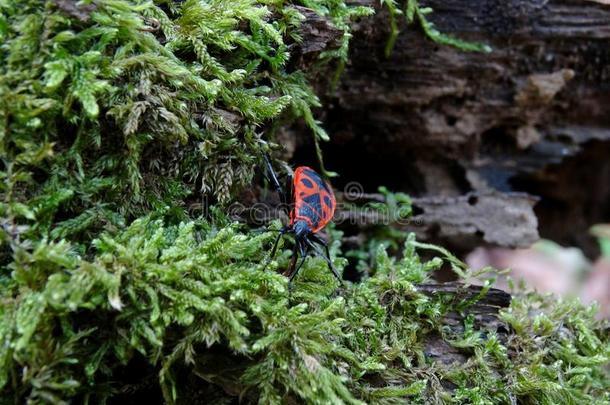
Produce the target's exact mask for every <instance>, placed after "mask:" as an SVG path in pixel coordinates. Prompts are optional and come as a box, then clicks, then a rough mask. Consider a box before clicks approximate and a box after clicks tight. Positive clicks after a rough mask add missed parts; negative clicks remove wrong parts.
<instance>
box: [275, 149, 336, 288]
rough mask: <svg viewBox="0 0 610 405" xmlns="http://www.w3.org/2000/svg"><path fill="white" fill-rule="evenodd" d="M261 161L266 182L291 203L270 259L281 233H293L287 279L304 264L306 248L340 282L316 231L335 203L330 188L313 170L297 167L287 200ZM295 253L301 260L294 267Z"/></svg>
mask: <svg viewBox="0 0 610 405" xmlns="http://www.w3.org/2000/svg"><path fill="white" fill-rule="evenodd" d="M265 163H266V165H267V171H268V178H269V181H270V182H271V184H272V185H273V186H274V188H275V189H276V191H277V192H278V193H279V195H280V198H281V199H282V203H283V204H288V203H289V201H290V202H291V203H292V204H291V205H290V206H291V210H290V223H289V224H288V225H286V226H284V227H283V228H282V229H280V233H279V235H278V236H277V238H276V240H275V243H274V245H273V249H272V250H271V259H272V258H273V257H274V256H275V253H276V251H277V247H278V243H279V242H280V238H281V237H282V235H284V234H287V233H293V234H294V240H295V244H294V248H293V250H292V260H291V262H290V267H289V269H288V272H287V276H288V279H289V282H290V283H292V280H293V279H294V278H295V277H296V275H297V274H298V273H299V270H300V269H301V267H302V266H303V263H305V258H306V257H307V255H308V254H309V252H310V251H313V252H314V253H316V254H317V255H319V256H321V257H323V258H324V259H325V260H326V263H327V264H328V268H329V269H330V271H331V272H332V273H333V275H334V276H335V277H336V278H337V280H339V282H340V283H342V280H341V276H340V275H339V273H338V272H337V270H336V269H335V266H334V265H333V263H332V261H331V260H330V253H329V251H328V244H327V242H326V241H325V240H324V239H322V238H321V237H320V236H319V235H318V234H317V233H318V232H319V231H321V230H322V229H324V227H325V226H326V225H328V223H329V222H330V221H331V220H332V218H333V215H334V214H335V207H336V205H337V203H336V200H335V194H334V193H333V189H332V188H331V186H330V185H329V184H328V183H327V182H326V181H324V179H323V178H322V176H320V175H319V174H318V173H316V172H315V171H314V170H313V169H311V168H309V167H307V166H300V167H297V168H296V170H295V171H294V176H293V178H292V182H291V183H292V196H291V197H292V198H291V200H289V199H288V196H287V195H286V194H285V193H284V190H283V189H282V186H281V185H280V182H279V180H278V177H277V175H276V173H275V171H274V170H273V166H272V165H271V162H270V160H269V158H268V157H267V156H266V155H265ZM321 248H324V252H322V250H321ZM298 256H301V261H300V262H299V264H298V266H297V259H298Z"/></svg>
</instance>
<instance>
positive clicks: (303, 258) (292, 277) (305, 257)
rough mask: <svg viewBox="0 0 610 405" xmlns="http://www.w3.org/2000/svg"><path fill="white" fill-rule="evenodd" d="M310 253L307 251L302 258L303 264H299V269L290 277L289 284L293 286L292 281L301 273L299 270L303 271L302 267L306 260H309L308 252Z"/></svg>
mask: <svg viewBox="0 0 610 405" xmlns="http://www.w3.org/2000/svg"><path fill="white" fill-rule="evenodd" d="M308 251H309V249H306V250H305V254H304V255H303V257H301V262H300V263H299V265H298V266H297V268H296V269H295V270H294V271H293V272H292V273H291V274H290V275H289V276H288V283H289V284H292V280H294V278H295V277H296V276H297V274H298V273H299V270H301V267H303V264H304V263H305V259H307V252H308Z"/></svg>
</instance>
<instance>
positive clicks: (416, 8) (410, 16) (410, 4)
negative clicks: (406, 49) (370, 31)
mask: <svg viewBox="0 0 610 405" xmlns="http://www.w3.org/2000/svg"><path fill="white" fill-rule="evenodd" d="M381 3H382V4H383V5H384V6H385V7H386V8H387V9H388V13H389V16H390V37H389V38H388V42H387V43H386V47H385V55H386V57H389V56H390V55H391V54H392V49H394V44H395V43H396V38H398V34H399V33H400V31H399V29H398V21H397V19H398V18H399V17H402V16H403V15H404V17H405V20H406V23H407V24H409V25H410V24H413V23H415V22H417V24H418V25H419V26H420V27H421V29H422V31H423V33H424V34H425V35H426V37H428V38H429V39H430V40H432V41H434V42H436V43H437V44H440V45H448V46H453V47H455V48H457V49H459V50H461V51H466V52H486V53H488V52H491V47H490V46H489V45H486V44H482V43H478V42H470V41H464V40H462V39H459V38H456V37H454V36H451V35H448V34H444V33H442V32H440V31H439V30H437V29H436V28H435V27H434V24H433V23H431V22H430V21H429V20H428V18H427V17H426V16H427V15H428V14H430V13H432V11H433V10H432V8H430V7H422V6H421V5H420V4H419V1H418V0H405V1H404V7H403V8H404V9H403V10H401V9H400V8H399V6H398V4H397V2H396V1H395V0H381Z"/></svg>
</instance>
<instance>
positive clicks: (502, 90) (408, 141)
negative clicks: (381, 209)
mask: <svg viewBox="0 0 610 405" xmlns="http://www.w3.org/2000/svg"><path fill="white" fill-rule="evenodd" d="M358 3H360V4H365V5H370V6H373V7H375V8H377V10H378V12H377V14H376V15H375V16H374V17H371V18H364V19H362V20H360V21H359V22H358V23H357V24H356V25H355V27H354V38H353V39H352V42H351V49H350V62H349V63H348V65H347V66H346V69H345V71H344V73H343V75H342V79H341V82H340V84H339V85H338V87H337V88H336V90H335V91H334V92H332V93H330V94H329V95H328V97H327V98H326V99H325V108H324V110H322V111H321V112H320V114H321V118H322V119H323V122H324V123H325V125H326V127H327V129H328V131H329V133H330V134H331V143H330V144H329V145H327V146H326V150H325V152H326V153H325V157H326V163H327V166H328V167H330V168H331V169H332V170H336V171H338V172H340V173H341V175H342V178H341V179H339V180H338V182H339V183H338V184H336V185H338V186H339V188H340V187H341V185H342V184H341V182H342V181H343V182H348V181H359V182H361V183H362V184H364V185H365V186H366V187H367V191H375V188H376V187H377V186H378V185H386V186H389V187H390V188H392V189H394V190H400V191H406V192H408V193H410V194H411V195H416V196H421V197H435V198H438V199H445V202H442V200H436V201H441V203H439V204H445V205H447V206H449V205H450V204H451V203H452V201H455V200H454V199H455V198H456V197H458V196H464V195H466V194H467V193H472V192H475V193H497V195H499V194H501V193H511V192H515V191H517V192H527V193H529V194H532V195H534V196H538V197H539V198H540V202H539V203H538V204H537V206H536V207H535V212H536V215H537V216H538V219H539V224H540V231H541V234H542V236H547V237H548V236H552V237H553V238H554V239H556V240H558V241H560V242H563V243H568V244H577V245H580V246H583V247H585V248H587V249H589V248H592V247H593V246H594V244H593V243H592V239H590V237H589V236H587V229H588V227H589V226H590V225H592V224H593V223H596V222H604V221H607V220H609V219H610V210H609V209H608V207H609V206H610V159H608V158H607V156H608V153H610V118H609V117H610V47H608V40H610V7H609V6H608V5H606V4H603V3H605V2H600V1H572V0H556V1H552V2H550V1H546V0H542V1H541V0H526V1H515V0H510V1H504V0H491V1H481V0H476V1H465V0H429V1H421V2H420V3H421V4H422V5H424V6H430V7H432V8H433V9H434V12H433V13H432V14H430V15H429V18H430V20H431V21H433V22H434V23H435V25H436V27H437V28H438V29H439V30H440V31H441V32H444V33H448V34H451V35H454V36H456V37H459V38H462V39H467V40H472V41H479V42H484V43H487V44H489V45H491V46H492V48H493V51H492V52H491V53H489V54H483V53H468V52H463V51H460V50H457V49H454V48H451V47H447V46H440V45H437V44H435V43H433V42H431V41H430V40H429V39H427V38H425V37H424V35H423V34H422V33H421V31H420V29H419V28H417V27H416V26H414V27H406V26H405V23H404V21H403V22H402V23H401V30H402V31H401V33H400V35H399V36H398V38H397V41H396V44H395V47H394V49H393V52H392V54H391V55H390V56H389V57H386V56H385V54H384V48H385V45H386V43H387V39H388V37H389V29H390V28H389V27H390V26H389V24H388V23H387V22H388V18H389V16H388V14H387V11H385V10H383V9H382V8H381V7H380V6H379V4H378V2H376V1H373V0H359V1H358ZM399 20H400V19H399ZM314 44H316V46H317V42H315V41H314ZM327 84H328V83H327V82H326V81H325V80H324V78H321V80H320V89H325V88H327ZM297 132H298V131H297ZM303 139H305V141H301V142H300V143H299V142H297V145H296V150H295V160H296V161H298V160H299V159H303V161H304V162H309V161H310V159H311V154H307V153H306V152H301V151H306V150H311V145H310V144H307V139H308V137H306V136H304V137H303ZM354 161H360V162H363V163H364V162H366V164H362V165H354ZM508 195H509V194H507V196H508ZM458 211H459V210H458ZM455 213H456V211H455V210H449V209H447V210H445V212H444V215H447V217H446V218H445V222H448V223H453V222H455V221H456V220H457V219H456V218H455V217H452V215H454V214H455ZM498 213H499V214H500V215H498V216H496V215H494V214H493V213H492V212H487V218H486V223H487V225H486V226H487V227H493V226H494V225H493V224H494V222H495V226H497V228H498V229H506V225H505V224H504V221H505V216H504V214H503V211H501V210H500V211H498ZM439 215H440V213H439ZM524 218H529V216H525V217H524ZM438 219H439V218H435V220H438ZM458 219H459V218H458ZM530 224H531V222H528V221H525V222H524V223H523V224H522V226H525V227H527V226H529V225H530ZM471 231H472V232H473V233H475V234H476V233H477V232H480V231H481V229H479V227H477V226H473V227H472V228H471ZM485 235H486V236H487V235H489V233H488V232H485ZM530 235H533V233H530ZM491 239H492V240H491V241H492V243H498V244H504V241H503V240H502V239H501V238H491ZM509 245H510V244H509Z"/></svg>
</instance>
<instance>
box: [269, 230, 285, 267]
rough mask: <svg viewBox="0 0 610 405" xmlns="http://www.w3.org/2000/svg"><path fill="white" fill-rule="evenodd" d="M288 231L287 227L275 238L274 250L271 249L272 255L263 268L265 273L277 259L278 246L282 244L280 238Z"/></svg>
mask: <svg viewBox="0 0 610 405" xmlns="http://www.w3.org/2000/svg"><path fill="white" fill-rule="evenodd" d="M287 231H288V227H287V226H285V227H283V228H282V229H280V230H279V231H278V232H279V233H278V235H277V238H275V242H273V249H271V254H270V255H269V257H268V258H267V259H266V263H265V266H264V267H263V271H265V269H267V266H268V265H269V263H271V261H272V260H273V258H274V257H275V253H276V252H277V247H278V244H279V243H280V238H281V237H282V236H283V235H284V234H285V233H286V232H287Z"/></svg>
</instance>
